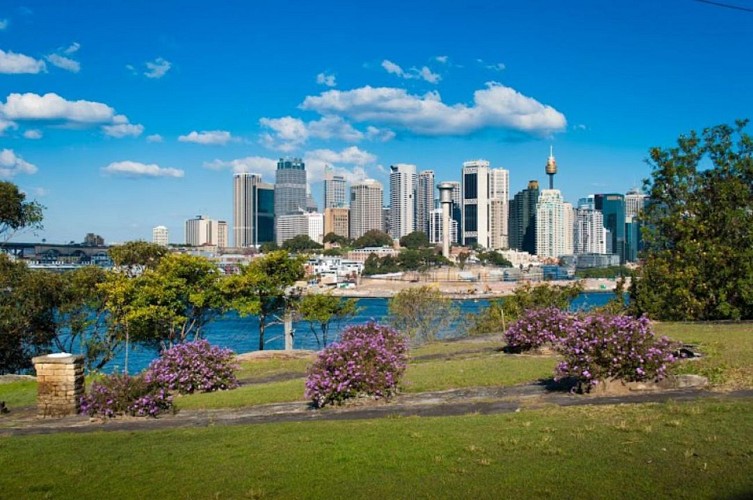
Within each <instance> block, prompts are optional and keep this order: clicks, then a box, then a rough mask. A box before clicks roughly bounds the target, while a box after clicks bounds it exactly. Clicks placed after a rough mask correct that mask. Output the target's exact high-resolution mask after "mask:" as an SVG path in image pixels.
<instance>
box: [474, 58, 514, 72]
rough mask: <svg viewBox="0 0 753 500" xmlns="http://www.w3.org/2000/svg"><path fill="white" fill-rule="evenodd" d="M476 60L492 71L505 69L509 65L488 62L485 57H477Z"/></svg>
mask: <svg viewBox="0 0 753 500" xmlns="http://www.w3.org/2000/svg"><path fill="white" fill-rule="evenodd" d="M476 62H477V63H479V64H481V65H482V66H483V67H484V68H486V69H490V70H492V71H504V70H505V68H506V67H507V66H505V63H491V64H490V63H487V62H486V61H484V60H483V59H476Z"/></svg>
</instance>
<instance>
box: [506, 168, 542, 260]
mask: <svg viewBox="0 0 753 500" xmlns="http://www.w3.org/2000/svg"><path fill="white" fill-rule="evenodd" d="M538 200H539V182H538V181H528V187H527V188H526V189H524V190H522V191H519V192H518V193H517V194H516V195H515V198H514V199H513V200H512V201H511V202H510V225H509V228H508V229H509V235H510V248H513V249H515V250H522V251H524V252H528V253H530V254H535V253H536V204H537V203H538Z"/></svg>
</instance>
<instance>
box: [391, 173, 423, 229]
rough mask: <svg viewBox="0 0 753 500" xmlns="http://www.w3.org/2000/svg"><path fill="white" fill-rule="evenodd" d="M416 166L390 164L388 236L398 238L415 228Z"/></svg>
mask: <svg viewBox="0 0 753 500" xmlns="http://www.w3.org/2000/svg"><path fill="white" fill-rule="evenodd" d="M417 184H418V177H417V176H416V166H415V165H409V164H407V163H398V164H396V165H391V166H390V217H391V221H392V224H391V226H390V236H392V238H393V239H396V240H397V239H400V238H402V237H403V236H405V235H407V234H410V233H412V232H413V231H415V230H416V190H417Z"/></svg>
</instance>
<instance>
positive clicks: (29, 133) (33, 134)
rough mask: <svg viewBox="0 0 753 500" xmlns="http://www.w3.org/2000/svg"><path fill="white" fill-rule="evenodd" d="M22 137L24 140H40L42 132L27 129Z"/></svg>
mask: <svg viewBox="0 0 753 500" xmlns="http://www.w3.org/2000/svg"><path fill="white" fill-rule="evenodd" d="M24 137H25V138H26V139H41V138H42V131H41V130H37V129H29V130H26V131H25V132H24Z"/></svg>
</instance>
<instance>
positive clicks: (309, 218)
mask: <svg viewBox="0 0 753 500" xmlns="http://www.w3.org/2000/svg"><path fill="white" fill-rule="evenodd" d="M275 225H276V231H275V242H276V243H277V244H278V245H282V244H283V243H285V242H286V241H288V240H290V239H293V238H295V237H296V236H301V235H306V236H308V237H309V238H310V239H311V241H315V242H316V243H319V244H320V245H321V243H322V240H323V238H324V215H323V214H320V213H316V212H301V213H297V214H287V215H280V216H278V217H276V218H275Z"/></svg>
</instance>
